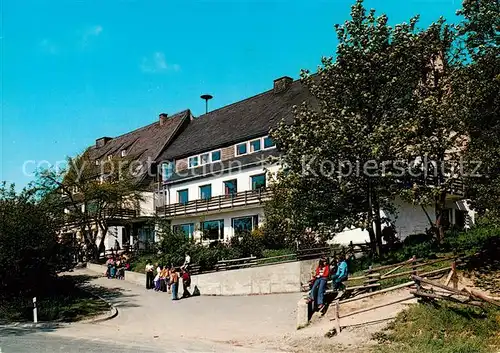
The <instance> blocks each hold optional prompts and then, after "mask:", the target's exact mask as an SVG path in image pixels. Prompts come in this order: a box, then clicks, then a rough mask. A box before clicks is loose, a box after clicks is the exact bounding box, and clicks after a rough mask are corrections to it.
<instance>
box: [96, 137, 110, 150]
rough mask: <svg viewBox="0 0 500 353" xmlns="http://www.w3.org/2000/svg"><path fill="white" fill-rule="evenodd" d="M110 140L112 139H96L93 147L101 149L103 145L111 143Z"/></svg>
mask: <svg viewBox="0 0 500 353" xmlns="http://www.w3.org/2000/svg"><path fill="white" fill-rule="evenodd" d="M112 139H113V138H112V137H107V136H104V137H101V138H98V139H97V140H95V147H96V148H101V147H103V146H104V145H105V144H107V143H108V142H109V141H111V140H112Z"/></svg>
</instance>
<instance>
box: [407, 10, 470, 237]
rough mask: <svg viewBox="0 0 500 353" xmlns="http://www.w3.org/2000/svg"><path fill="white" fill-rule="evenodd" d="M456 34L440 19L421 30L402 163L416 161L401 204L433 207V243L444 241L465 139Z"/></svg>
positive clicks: (431, 224)
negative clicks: (418, 65)
mask: <svg viewBox="0 0 500 353" xmlns="http://www.w3.org/2000/svg"><path fill="white" fill-rule="evenodd" d="M456 41H457V32H456V31H455V29H454V28H453V26H450V25H448V24H446V22H445V20H444V19H442V18H441V19H439V20H438V21H437V22H435V23H432V24H431V25H430V26H429V27H428V28H427V29H425V30H424V31H421V32H420V34H419V40H418V43H419V45H417V52H418V53H419V55H420V56H421V57H422V58H424V59H427V65H426V66H424V67H422V71H421V72H420V73H418V74H419V76H420V84H419V85H418V87H417V89H416V90H415V92H414V94H413V99H414V102H413V104H412V105H411V106H409V111H411V112H412V113H411V114H410V116H409V118H408V126H410V127H411V129H410V130H408V131H407V132H408V133H407V134H406V136H405V137H404V140H405V141H406V142H407V148H406V149H405V150H404V151H403V153H402V154H401V156H400V158H401V159H404V160H409V161H410V160H412V161H415V163H413V165H411V168H410V169H409V170H408V173H406V175H405V181H406V182H407V184H409V185H412V187H411V188H401V189H400V194H401V195H402V196H403V198H404V199H406V200H409V201H410V202H412V203H415V204H419V205H421V206H427V205H431V206H433V207H434V210H435V218H434V219H435V220H434V221H433V220H432V219H431V217H430V216H429V215H428V214H427V212H426V209H425V207H422V210H423V211H424V212H425V213H426V214H427V216H428V219H429V222H430V226H431V230H433V231H434V234H435V236H436V239H437V240H438V241H439V242H441V241H442V240H443V238H444V226H445V224H444V216H445V212H446V201H447V195H448V194H450V193H451V192H453V191H454V190H453V188H454V186H455V185H456V181H457V179H459V178H460V177H461V175H460V167H461V165H460V164H461V161H462V156H463V151H464V149H463V146H464V144H465V142H466V140H467V139H466V134H465V131H464V127H463V124H462V120H461V116H460V110H461V100H460V99H459V97H458V95H457V92H456V89H455V86H456V83H457V79H458V78H459V77H460V75H461V70H462V67H463V55H462V52H461V51H460V50H459V48H457V47H456V44H455V43H456Z"/></svg>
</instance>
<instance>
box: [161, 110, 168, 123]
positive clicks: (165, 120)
mask: <svg viewBox="0 0 500 353" xmlns="http://www.w3.org/2000/svg"><path fill="white" fill-rule="evenodd" d="M167 119H168V114H167V113H161V114H160V126H162V125H163V124H165V123H166V122H167Z"/></svg>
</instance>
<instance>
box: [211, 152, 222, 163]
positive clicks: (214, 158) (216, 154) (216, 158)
mask: <svg viewBox="0 0 500 353" xmlns="http://www.w3.org/2000/svg"><path fill="white" fill-rule="evenodd" d="M217 161H220V150H218V151H213V152H212V162H217Z"/></svg>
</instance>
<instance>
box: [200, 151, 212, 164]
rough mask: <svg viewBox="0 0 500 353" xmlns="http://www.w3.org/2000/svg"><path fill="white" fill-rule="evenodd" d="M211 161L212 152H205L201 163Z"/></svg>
mask: <svg viewBox="0 0 500 353" xmlns="http://www.w3.org/2000/svg"><path fill="white" fill-rule="evenodd" d="M208 163H210V154H209V153H204V154H202V155H201V156H200V164H201V165H203V164H208Z"/></svg>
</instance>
